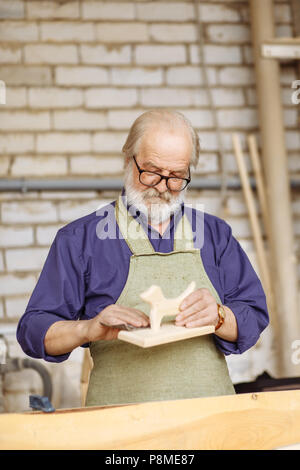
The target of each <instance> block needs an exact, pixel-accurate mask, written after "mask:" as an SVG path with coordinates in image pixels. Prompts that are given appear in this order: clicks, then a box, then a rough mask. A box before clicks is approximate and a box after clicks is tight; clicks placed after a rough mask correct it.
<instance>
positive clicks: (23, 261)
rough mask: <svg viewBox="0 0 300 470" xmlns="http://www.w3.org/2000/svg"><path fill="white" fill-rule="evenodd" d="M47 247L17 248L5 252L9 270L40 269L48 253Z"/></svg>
mask: <svg viewBox="0 0 300 470" xmlns="http://www.w3.org/2000/svg"><path fill="white" fill-rule="evenodd" d="M48 251H49V250H48V248H18V249H8V250H6V252H5V257H6V265H7V269H8V270H9V271H34V270H37V271H39V270H41V269H42V267H43V264H44V262H45V259H46V256H47V254H48Z"/></svg>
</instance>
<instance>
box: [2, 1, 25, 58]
mask: <svg viewBox="0 0 300 470" xmlns="http://www.w3.org/2000/svg"><path fill="white" fill-rule="evenodd" d="M0 14H1V10H0ZM21 57H22V50H21V48H20V47H19V46H17V47H16V46H12V45H7V46H1V47H0V63H3V64H14V63H18V62H20V61H21Z"/></svg>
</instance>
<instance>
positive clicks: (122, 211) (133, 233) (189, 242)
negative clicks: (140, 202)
mask: <svg viewBox="0 0 300 470" xmlns="http://www.w3.org/2000/svg"><path fill="white" fill-rule="evenodd" d="M115 215H116V221H117V224H118V226H119V230H120V232H121V233H122V236H123V238H124V240H125V241H126V243H127V245H128V246H129V249H130V251H131V252H132V253H133V254H136V255H139V254H149V253H151V254H152V253H155V250H154V248H153V246H152V244H151V242H150V240H149V238H148V236H147V234H146V232H145V230H144V228H143V226H142V225H141V224H139V223H138V222H137V221H136V220H135V218H134V217H133V216H132V215H131V214H130V212H129V211H128V210H127V208H126V207H125V204H124V201H123V198H122V195H119V197H118V199H117V200H116V207H115ZM191 249H194V242H193V232H192V227H191V224H190V222H189V220H188V218H187V217H186V215H185V214H184V215H183V216H182V217H181V218H180V220H179V222H178V224H177V227H176V230H175V234H174V251H185V250H191Z"/></svg>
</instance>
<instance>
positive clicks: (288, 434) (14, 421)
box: [0, 390, 300, 450]
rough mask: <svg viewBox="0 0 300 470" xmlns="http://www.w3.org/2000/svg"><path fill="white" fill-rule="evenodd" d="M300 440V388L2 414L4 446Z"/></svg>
mask: <svg viewBox="0 0 300 470" xmlns="http://www.w3.org/2000/svg"><path fill="white" fill-rule="evenodd" d="M299 442H300V390H292V391H291V390H289V391H283V392H263V393H257V394H250V393H245V394H241V395H228V396H221V397H210V398H194V399H187V400H174V401H161V402H148V403H141V404H135V405H127V406H116V407H104V408H99V407H95V408H93V407H90V408H78V409H72V410H59V411H56V412H55V413H51V414H47V413H41V412H34V413H7V414H0V449H2V450H4V449H6V450H9V449H11V450H15V449H28V450H38V449H53V450H54V449H57V450H59V449H66V450H68V449H76V450H79V449H105V450H110V449H115V450H129V449H131V450H132V449H136V450H139V449H145V450H147V449H149V450H155V449H156V450H158V449H166V450H174V449H179V450H180V449H182V450H192V449H203V450H209V449H213V450H216V449H229V450H230V449H232V450H233V449H258V450H259V449H276V448H282V447H285V446H291V445H294V444H298V443H299Z"/></svg>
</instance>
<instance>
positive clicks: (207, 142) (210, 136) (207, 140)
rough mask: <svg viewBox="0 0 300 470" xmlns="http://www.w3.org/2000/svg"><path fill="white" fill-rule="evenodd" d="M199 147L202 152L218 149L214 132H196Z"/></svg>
mask: <svg viewBox="0 0 300 470" xmlns="http://www.w3.org/2000/svg"><path fill="white" fill-rule="evenodd" d="M198 134H199V139H200V148H201V149H202V151H204V152H208V151H216V150H218V141H217V137H216V133H215V132H203V131H201V132H198Z"/></svg>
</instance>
